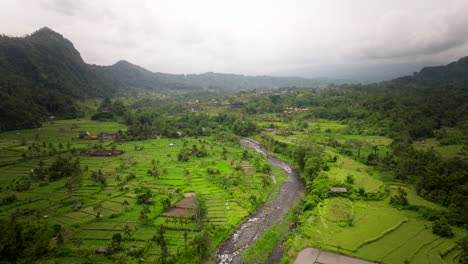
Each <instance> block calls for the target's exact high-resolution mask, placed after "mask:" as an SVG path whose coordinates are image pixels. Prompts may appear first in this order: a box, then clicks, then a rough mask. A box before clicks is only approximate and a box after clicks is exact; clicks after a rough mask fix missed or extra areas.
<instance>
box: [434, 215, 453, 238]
mask: <svg viewBox="0 0 468 264" xmlns="http://www.w3.org/2000/svg"><path fill="white" fill-rule="evenodd" d="M432 233H434V234H436V235H439V236H442V237H453V235H454V234H453V231H452V228H450V225H449V224H448V222H447V219H445V218H440V219H438V220H435V221H434V222H433V223H432Z"/></svg>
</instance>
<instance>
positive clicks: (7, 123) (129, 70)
mask: <svg viewBox="0 0 468 264" xmlns="http://www.w3.org/2000/svg"><path fill="white" fill-rule="evenodd" d="M329 83H330V82H329V81H327V80H325V79H320V80H319V79H317V80H314V79H305V78H293V77H288V78H283V77H270V76H252V77H250V76H243V75H234V74H218V73H205V74H191V75H176V74H165V73H153V72H151V71H148V70H146V69H144V68H142V67H139V66H136V65H133V64H131V63H129V62H126V61H119V62H117V63H116V64H114V65H111V66H97V65H89V64H86V63H85V62H84V61H83V59H82V58H81V55H80V53H79V52H78V51H77V50H76V49H75V47H74V46H73V43H72V42H70V41H69V40H67V39H65V38H64V37H63V36H62V35H61V34H59V33H57V32H54V31H53V30H51V29H49V28H47V27H44V28H41V29H39V30H37V31H36V32H34V33H32V34H31V35H27V36H25V37H9V36H5V35H0V113H1V115H0V131H5V130H12V129H21V128H31V127H37V126H39V124H40V122H41V121H42V120H44V118H45V117H46V116H48V115H58V116H59V117H62V118H73V117H77V116H78V115H80V113H79V111H78V110H77V107H76V104H75V102H76V99H77V98H87V97H111V96H113V95H114V94H116V93H118V92H119V91H128V90H129V89H135V90H141V89H143V90H151V91H174V90H185V91H187V90H188V91H195V90H198V91H201V90H203V89H204V88H210V89H215V90H216V89H223V90H226V89H230V90H237V89H253V88H257V89H261V88H275V87H282V86H297V87H316V86H323V85H328V84H329Z"/></svg>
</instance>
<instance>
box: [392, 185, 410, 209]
mask: <svg viewBox="0 0 468 264" xmlns="http://www.w3.org/2000/svg"><path fill="white" fill-rule="evenodd" d="M406 196H408V194H407V193H406V191H405V190H403V189H402V188H398V194H396V195H394V196H392V197H390V204H393V205H401V206H406V205H408V198H406Z"/></svg>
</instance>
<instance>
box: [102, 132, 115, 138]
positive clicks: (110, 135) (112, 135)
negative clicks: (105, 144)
mask: <svg viewBox="0 0 468 264" xmlns="http://www.w3.org/2000/svg"><path fill="white" fill-rule="evenodd" d="M115 136H116V134H115V133H110V134H107V133H101V134H99V136H98V137H99V138H102V139H115Z"/></svg>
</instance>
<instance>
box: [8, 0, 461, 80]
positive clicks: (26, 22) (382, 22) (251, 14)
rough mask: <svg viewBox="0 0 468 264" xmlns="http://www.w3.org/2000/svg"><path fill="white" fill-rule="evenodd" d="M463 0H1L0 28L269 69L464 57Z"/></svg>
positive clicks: (156, 55) (188, 63)
mask: <svg viewBox="0 0 468 264" xmlns="http://www.w3.org/2000/svg"><path fill="white" fill-rule="evenodd" d="M467 13H468V2H467V1H463V0H446V1H439V0H432V1H430V0H427V1H424V0H414V1H403V0H395V1H383V0H380V1H376V0H355V1H348V0H341V1H340V0H331V1H325V0H322V1H318V0H284V1H279V0H270V1H268V0H258V1H255V0H251V1H247V0H238V1H227V0H206V1H205V0H199V1H193V0H179V1H162V0H160V1H150V0H146V1H144V0H141V1H124V0H100V1H91V0H79V1H77V0H61V1H59V0H39V1H33V0H4V1H2V2H1V3H0V32H2V33H5V34H7V35H16V36H18V35H24V34H28V33H31V32H33V31H34V30H36V29H38V28H39V27H42V26H48V27H50V28H52V29H54V30H56V31H58V32H59V33H61V34H62V35H64V36H65V37H66V38H68V39H70V40H71V41H72V42H73V43H74V44H75V47H76V48H77V49H78V50H79V51H80V53H81V54H82V56H83V58H84V60H85V61H86V62H88V63H94V64H104V65H106V64H112V63H114V62H116V61H117V60H120V59H126V60H129V61H131V62H133V63H135V64H138V65H141V66H143V67H147V68H149V69H151V70H153V71H161V72H174V73H188V72H206V71H216V72H236V73H245V74H268V73H270V72H275V73H281V72H288V71H290V70H291V69H295V68H305V67H308V66H314V67H315V66H317V65H321V64H334V63H341V64H363V63H364V64H365V63H404V62H414V61H425V60H426V61H428V60H432V61H441V62H448V61H450V60H453V59H456V58H457V57H461V56H466V55H468V45H467V41H468V37H467V36H468V34H467V33H468V27H466V26H465V25H467V24H468V16H466V14H467Z"/></svg>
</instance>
